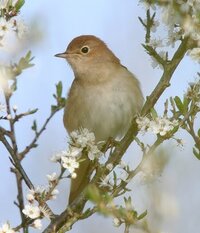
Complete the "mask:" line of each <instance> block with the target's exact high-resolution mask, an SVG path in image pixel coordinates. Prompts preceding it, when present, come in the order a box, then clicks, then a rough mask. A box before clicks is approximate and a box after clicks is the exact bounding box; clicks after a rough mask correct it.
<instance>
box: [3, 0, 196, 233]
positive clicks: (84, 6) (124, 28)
mask: <svg viewBox="0 0 200 233" xmlns="http://www.w3.org/2000/svg"><path fill="white" fill-rule="evenodd" d="M143 15H144V8H143V7H141V6H140V5H138V2H137V1H132V0H125V1H123V2H122V1H120V0H110V1H106V0H96V1H92V0H85V1H80V0H68V1H65V0H60V1H57V2H55V1H48V0H43V1H26V4H25V6H24V7H23V8H22V11H21V16H22V17H23V19H24V20H25V22H27V23H29V24H32V25H37V27H38V30H39V31H40V32H41V34H42V37H41V38H42V39H41V40H40V41H38V42H35V43H34V42H33V41H30V44H28V45H27V49H28V50H29V49H31V50H32V53H33V56H34V57H35V59H34V63H35V66H34V67H33V68H31V69H29V70H26V71H25V72H24V73H23V74H22V75H21V77H20V78H19V83H18V91H17V93H16V94H15V96H14V98H13V99H12V103H13V105H14V104H16V105H17V106H18V108H19V111H26V110H28V109H30V108H39V111H38V113H36V114H35V116H33V117H32V116H31V117H28V118H27V119H24V120H23V121H21V122H19V123H18V124H17V137H18V142H19V144H20V148H21V149H22V148H23V147H24V146H26V145H27V144H28V142H30V141H31V138H32V137H33V133H32V132H31V130H30V127H31V124H32V121H33V119H35V118H36V119H37V121H38V125H41V124H42V122H44V120H45V119H46V117H47V116H48V114H49V112H50V105H51V104H53V101H54V100H53V97H52V94H53V92H54V91H55V83H57V82H58V81H60V80H61V81H62V82H63V85H64V92H65V93H67V90H68V89H69V87H70V85H71V82H72V80H73V73H72V71H71V68H70V66H69V65H67V64H66V62H65V61H64V60H61V59H58V58H55V57H54V54H56V53H59V52H63V51H64V50H65V48H66V46H67V44H68V43H69V42H70V41H71V40H72V39H73V38H74V37H76V36H78V35H81V34H93V35H96V36H98V37H100V38H102V39H103V40H104V41H105V42H106V43H107V44H108V46H109V47H110V48H111V49H112V50H113V51H114V53H115V54H116V55H117V56H118V57H119V58H120V60H121V62H122V64H123V65H125V66H127V67H128V69H129V70H130V71H132V72H133V73H134V74H135V75H136V76H137V77H138V79H139V80H140V82H141V86H142V90H143V93H144V96H146V95H148V94H150V92H151V91H152V90H153V88H154V87H155V85H156V83H157V82H158V81H159V78H160V75H161V73H162V72H161V71H160V70H158V69H153V68H152V67H151V60H150V58H149V56H148V55H147V54H146V53H145V52H144V49H143V47H142V46H141V42H143V41H144V30H143V28H142V26H141V24H140V23H139V20H138V16H143ZM13 57H16V56H13ZM198 69H199V66H198V65H197V64H195V63H194V62H192V61H191V60H190V59H189V58H185V59H184V61H183V62H182V63H181V65H180V67H179V68H178V69H177V71H176V72H175V75H174V78H173V80H172V85H171V87H170V88H169V89H168V90H167V91H166V92H165V93H164V95H163V97H162V98H161V100H159V102H158V105H157V109H158V111H159V112H162V111H161V110H162V109H163V101H164V100H165V99H166V98H167V97H169V96H171V95H172V96H175V95H180V96H181V95H182V94H183V93H184V91H186V88H187V84H188V82H190V81H192V80H194V77H195V73H196V71H197V70H198ZM62 115H63V111H61V112H59V113H58V114H57V115H56V117H55V118H54V119H53V120H52V121H51V122H50V124H49V126H48V128H47V130H46V131H45V132H44V134H43V135H42V137H41V138H40V140H39V147H38V148H37V149H35V150H33V151H32V152H31V153H30V154H29V155H28V156H27V158H26V159H25V160H24V162H23V165H24V167H25V169H26V171H27V172H28V175H29V176H30V178H31V179H32V181H33V182H34V183H35V184H39V185H43V184H45V183H47V180H46V174H49V173H51V172H53V171H54V170H56V169H57V167H56V166H55V165H54V164H52V163H51V162H50V161H49V158H50V157H51V156H52V154H54V153H56V152H57V151H60V150H62V149H64V148H66V141H67V134H66V132H65V129H64V127H63V124H62ZM183 135H184V137H185V136H186V135H185V134H184V133H180V135H179V136H180V137H183ZM191 142H192V141H191V139H190V138H189V137H186V148H185V149H184V150H182V151H180V150H179V149H177V148H176V147H175V146H172V150H171V151H170V152H171V153H172V154H173V156H171V157H173V158H172V159H171V160H170V164H169V165H168V167H167V169H166V171H165V172H164V175H163V177H162V178H161V181H160V182H161V183H160V188H161V189H162V190H164V191H166V192H169V193H170V195H171V196H173V197H175V199H177V200H178V204H179V207H180V211H179V216H178V217H177V218H174V219H172V218H170V216H169V218H168V219H164V220H163V224H161V225H160V226H159V228H160V229H159V230H160V232H161V231H162V232H165V233H168V232H170V233H188V232H195V231H196V229H199V227H200V223H199V221H198V216H199V214H200V212H199V211H200V210H199V209H200V208H199V205H200V204H199V195H200V188H199V185H198V183H199V178H200V172H199V171H200V163H199V161H197V160H196V158H194V156H193V155H192V154H191ZM167 145H168V144H167ZM0 151H1V153H0V154H1V156H0V171H1V174H0V182H1V184H2V187H1V189H0V206H1V211H0V223H1V222H5V221H6V220H10V221H11V224H12V225H15V224H17V223H18V212H17V208H16V207H15V206H14V205H13V200H14V199H15V198H16V187H15V179H14V177H13V176H12V174H10V171H9V166H10V162H9V159H8V157H7V153H6V151H5V150H4V149H3V147H2V146H1V145H0ZM128 153H129V154H131V149H130V150H129V152H128ZM126 160H127V162H132V163H135V161H133V158H131V157H129V156H126ZM136 160H138V156H137V155H136ZM11 176H12V177H11ZM5 183H6V185H5ZM68 183H69V182H68ZM25 190H26V189H25ZM60 190H61V193H60V195H59V197H58V200H57V201H55V202H54V203H53V204H52V207H53V208H54V209H55V210H56V211H58V212H59V211H61V210H62V207H63V205H65V203H66V199H67V192H68V186H67V185H66V183H65V182H62V184H61V187H60ZM138 190H139V191H138ZM138 190H136V191H135V193H136V194H134V196H135V199H136V200H137V201H138V204H136V205H137V206H138V208H141V209H142V208H143V207H144V208H145V205H144V203H143V204H141V202H142V200H143V198H141V196H140V195H141V193H140V191H141V192H142V191H144V190H143V187H142V188H141V187H139V188H138ZM143 195H144V196H145V194H143ZM142 197H143V196H142ZM146 199H147V197H146ZM146 199H145V200H146ZM147 203H148V201H147ZM2 210H4V211H2ZM189 216H190V218H189ZM88 223H90V224H89V227H88ZM97 223H98V224H102V225H103V226H104V227H105V232H111V231H112V232H113V233H114V232H123V231H122V229H117V228H113V227H112V220H111V219H110V220H106V219H105V218H103V217H95V218H92V221H91V220H90V219H89V220H86V221H82V222H80V223H78V224H76V225H75V226H74V229H73V230H72V232H73V233H78V232H87V233H88V232H94V229H95V232H97V233H98V232H102V229H96V228H95V226H96V225H95V224H97ZM186 223H187V225H186ZM33 232H34V231H33Z"/></svg>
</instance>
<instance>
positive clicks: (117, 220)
mask: <svg viewBox="0 0 200 233" xmlns="http://www.w3.org/2000/svg"><path fill="white" fill-rule="evenodd" d="M113 224H114V226H115V227H118V226H120V224H121V222H120V220H119V219H118V218H113Z"/></svg>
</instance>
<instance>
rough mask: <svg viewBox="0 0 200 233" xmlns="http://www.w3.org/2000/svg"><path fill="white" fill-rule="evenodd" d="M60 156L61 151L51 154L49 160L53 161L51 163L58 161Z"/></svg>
mask: <svg viewBox="0 0 200 233" xmlns="http://www.w3.org/2000/svg"><path fill="white" fill-rule="evenodd" d="M61 156H62V152H61V153H57V154H55V155H53V156H52V157H51V158H50V160H51V162H53V163H57V162H60V160H61Z"/></svg>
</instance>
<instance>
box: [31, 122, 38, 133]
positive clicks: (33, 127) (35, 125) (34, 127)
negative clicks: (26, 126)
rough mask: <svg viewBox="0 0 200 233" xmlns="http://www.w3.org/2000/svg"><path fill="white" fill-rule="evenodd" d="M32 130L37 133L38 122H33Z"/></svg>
mask: <svg viewBox="0 0 200 233" xmlns="http://www.w3.org/2000/svg"><path fill="white" fill-rule="evenodd" d="M31 129H32V130H33V131H35V132H37V122H36V120H34V121H33V125H32V127H31Z"/></svg>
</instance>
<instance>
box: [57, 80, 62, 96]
mask: <svg viewBox="0 0 200 233" xmlns="http://www.w3.org/2000/svg"><path fill="white" fill-rule="evenodd" d="M62 89H63V86H62V82H61V81H60V82H58V84H57V85H56V94H57V97H58V98H61V96H62Z"/></svg>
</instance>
